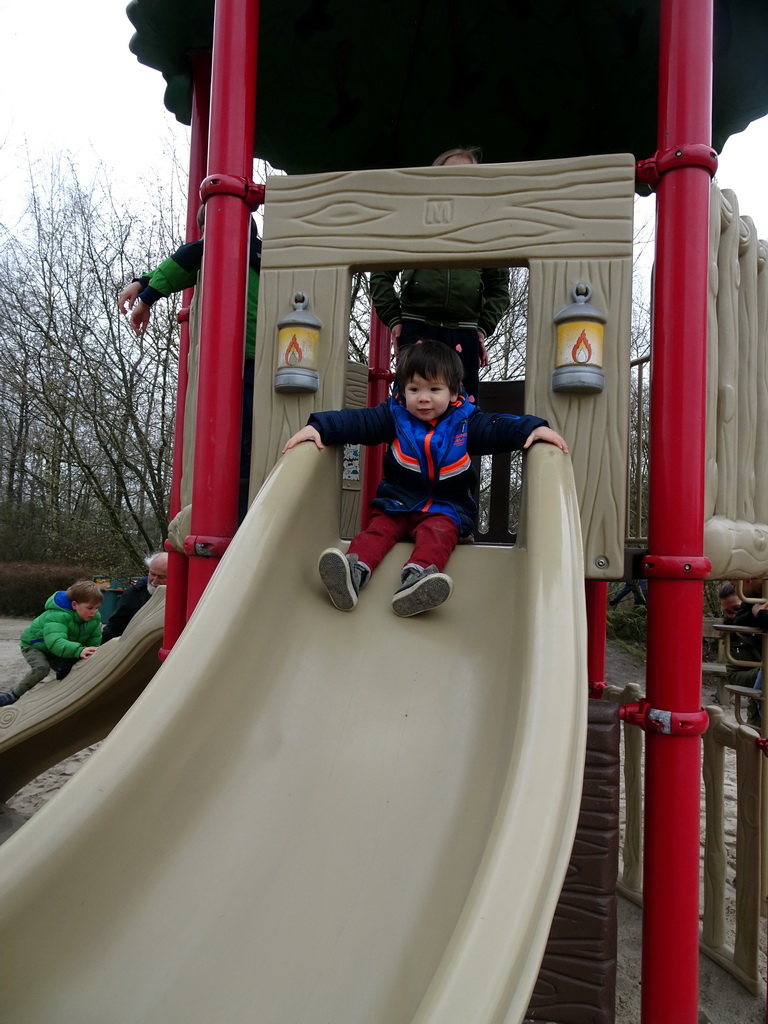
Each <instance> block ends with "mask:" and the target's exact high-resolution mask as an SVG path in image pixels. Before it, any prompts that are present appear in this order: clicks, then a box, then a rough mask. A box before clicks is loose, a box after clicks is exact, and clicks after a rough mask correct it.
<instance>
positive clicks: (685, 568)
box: [643, 555, 712, 580]
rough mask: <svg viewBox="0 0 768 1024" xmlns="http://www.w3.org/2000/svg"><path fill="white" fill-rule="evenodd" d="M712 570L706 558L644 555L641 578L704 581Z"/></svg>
mask: <svg viewBox="0 0 768 1024" xmlns="http://www.w3.org/2000/svg"><path fill="white" fill-rule="evenodd" d="M711 570H712V563H711V562H710V560H709V559H708V558H704V557H703V556H697V557H694V558H682V557H681V556H680V555H646V556H645V558H643V576H646V577H647V578H648V579H654V578H655V577H660V578H662V579H668V580H705V579H706V578H707V576H709V574H710V572H711Z"/></svg>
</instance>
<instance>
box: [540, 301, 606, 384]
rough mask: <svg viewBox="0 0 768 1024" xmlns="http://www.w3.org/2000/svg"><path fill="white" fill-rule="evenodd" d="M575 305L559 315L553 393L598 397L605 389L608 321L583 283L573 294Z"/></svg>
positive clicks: (556, 320)
mask: <svg viewBox="0 0 768 1024" xmlns="http://www.w3.org/2000/svg"><path fill="white" fill-rule="evenodd" d="M571 298H572V300H573V301H572V303H571V305H570V306H566V307H565V309H561V310H560V312H559V313H555V315H554V317H553V321H554V323H555V326H556V327H557V363H556V367H555V370H554V372H553V374H552V390H553V391H566V392H571V393H573V394H597V393H598V392H600V391H602V390H603V388H604V387H605V375H604V374H603V325H604V324H605V321H606V319H607V317H606V316H605V313H601V312H600V310H599V309H596V308H595V307H594V306H593V305H592V304H591V303H590V301H589V300H590V299H591V298H592V289H591V288H590V287H589V285H588V284H584V282H583V281H580V282H579V284H577V285H576V286H575V287H574V288H573V290H572V292H571Z"/></svg>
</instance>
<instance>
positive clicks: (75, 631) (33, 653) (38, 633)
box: [0, 580, 104, 707]
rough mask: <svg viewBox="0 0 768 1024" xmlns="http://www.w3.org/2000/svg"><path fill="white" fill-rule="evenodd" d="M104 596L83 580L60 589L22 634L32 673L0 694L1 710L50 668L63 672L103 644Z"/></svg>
mask: <svg viewBox="0 0 768 1024" xmlns="http://www.w3.org/2000/svg"><path fill="white" fill-rule="evenodd" d="M103 600H104V594H103V593H102V590H101V588H100V587H99V585H98V584H97V583H94V582H92V581H91V580H80V581H79V582H78V583H73V584H72V586H71V587H69V588H68V589H67V590H57V591H56V593H55V594H52V595H51V596H50V597H49V598H48V600H47V601H46V602H45V611H44V612H43V613H42V614H41V615H38V616H37V618H36V619H34V621H33V622H31V623H30V624H29V625H28V626H27V628H26V629H25V630H24V632H23V633H22V634H21V653H22V655H23V657H24V659H25V661H26V662H27V664H28V665H29V672H27V674H26V675H25V676H24V678H23V679H22V680H21V682H20V683H17V684H16V685H15V686H14V688H13V689H12V690H9V691H8V692H7V693H0V707H4V706H5V705H7V704H14V703H15V702H16V701H17V700H18V699H19V697H21V695H22V694H23V693H26V692H27V690H31V689H32V687H33V686H37V684H38V683H39V682H41V681H42V680H43V679H45V677H46V676H47V675H48V673H49V672H50V671H51V669H59V670H60V669H62V668H63V667H64V666H65V665H67V663H69V664H71V663H72V662H74V661H78V660H80V659H84V658H89V657H90V656H91V655H92V654H93V653H94V651H95V650H96V649H97V648H98V646H99V644H100V643H101V615H100V614H99V605H100V604H101V602H102V601H103Z"/></svg>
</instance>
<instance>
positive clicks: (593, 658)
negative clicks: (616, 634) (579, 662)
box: [585, 580, 608, 697]
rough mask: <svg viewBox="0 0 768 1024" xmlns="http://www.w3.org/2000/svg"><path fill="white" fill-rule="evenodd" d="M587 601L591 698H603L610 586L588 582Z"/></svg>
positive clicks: (586, 584)
mask: <svg viewBox="0 0 768 1024" xmlns="http://www.w3.org/2000/svg"><path fill="white" fill-rule="evenodd" d="M585 591H586V600H587V681H588V682H589V695H590V697H602V695H603V690H604V689H605V685H606V684H605V624H606V620H607V601H608V584H607V583H605V582H603V580H586V581H585Z"/></svg>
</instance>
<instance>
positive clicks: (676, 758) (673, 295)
mask: <svg viewBox="0 0 768 1024" xmlns="http://www.w3.org/2000/svg"><path fill="white" fill-rule="evenodd" d="M712 20H713V10H712V0H662V3H661V25H660V60H659V65H660V71H659V125H658V152H657V154H656V157H655V158H654V161H652V162H653V163H655V166H656V169H657V173H658V184H657V230H656V262H655V273H654V296H653V298H654V313H653V331H654V333H653V354H652V362H651V412H652V417H651V441H650V500H649V531H648V533H649V540H648V546H649V554H648V556H647V557H646V559H645V561H644V567H645V574H646V576H647V577H648V664H647V677H648V678H647V699H648V702H649V704H650V707H651V708H653V709H654V710H656V711H661V712H662V713H666V715H667V716H668V717H667V721H668V723H669V730H670V731H669V732H668V733H665V732H663V731H649V730H647V737H646V748H645V749H646V769H645V847H644V887H643V987H642V1000H641V1018H642V1021H643V1024H696V1022H697V1020H698V957H699V950H698V942H699V815H700V809H699V800H700V797H699V792H700V754H701V738H700V733H701V732H702V731H703V729H704V728H705V725H704V724H703V721H704V720H703V719H702V717H701V711H700V709H701V635H702V596H703V594H702V578H703V577H704V576H705V575H706V573H707V571H708V565H707V563H706V560H705V559H704V558H703V544H704V434H705V430H704V428H705V413H706V336H707V273H708V231H709V189H710V177H711V175H712V173H713V170H714V154H713V151H712V150H711V148H710V145H711V129H710V125H711V118H712ZM679 716H683V717H685V716H687V717H688V720H689V722H696V727H695V728H692V729H691V730H690V731H689V732H688V733H685V732H682V731H676V730H677V729H678V728H679V726H678V724H677V723H679V721H680V717H679Z"/></svg>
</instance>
